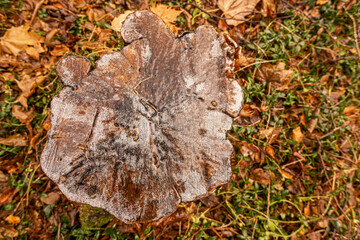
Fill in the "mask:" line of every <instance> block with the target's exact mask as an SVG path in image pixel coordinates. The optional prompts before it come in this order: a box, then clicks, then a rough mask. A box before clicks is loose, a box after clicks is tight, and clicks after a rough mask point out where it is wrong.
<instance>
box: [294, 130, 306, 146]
mask: <svg viewBox="0 0 360 240" xmlns="http://www.w3.org/2000/svg"><path fill="white" fill-rule="evenodd" d="M292 136H293V139H294V140H295V141H297V142H298V143H299V142H301V140H302V139H303V137H304V134H302V132H301V127H297V128H295V129H293V131H292Z"/></svg>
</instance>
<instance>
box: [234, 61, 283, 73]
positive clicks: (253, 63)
mask: <svg viewBox="0 0 360 240" xmlns="http://www.w3.org/2000/svg"><path fill="white" fill-rule="evenodd" d="M281 60H282V59H275V60H265V61H261V62H254V63H251V64H249V65H247V66H245V67H243V68H240V69H239V71H238V72H240V71H242V70H244V69H246V68H248V67H251V66H253V65H256V64H263V63H269V62H279V61H281Z"/></svg>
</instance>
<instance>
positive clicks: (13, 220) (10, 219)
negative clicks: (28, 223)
mask: <svg viewBox="0 0 360 240" xmlns="http://www.w3.org/2000/svg"><path fill="white" fill-rule="evenodd" d="M5 221H6V222H8V223H9V224H12V225H18V224H19V223H20V218H19V217H18V216H14V215H12V214H11V215H9V216H8V217H7V218H5Z"/></svg>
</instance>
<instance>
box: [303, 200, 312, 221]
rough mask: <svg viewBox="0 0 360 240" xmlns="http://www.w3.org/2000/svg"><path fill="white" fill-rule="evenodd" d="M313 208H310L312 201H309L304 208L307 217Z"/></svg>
mask: <svg viewBox="0 0 360 240" xmlns="http://www.w3.org/2000/svg"><path fill="white" fill-rule="evenodd" d="M310 214H311V210H310V202H308V203H307V205H306V207H305V208H304V215H305V216H306V217H308V216H310Z"/></svg>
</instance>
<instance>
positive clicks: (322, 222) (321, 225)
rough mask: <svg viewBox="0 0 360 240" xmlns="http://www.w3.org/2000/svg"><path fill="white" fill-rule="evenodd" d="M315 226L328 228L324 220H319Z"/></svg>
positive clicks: (326, 221)
mask: <svg viewBox="0 0 360 240" xmlns="http://www.w3.org/2000/svg"><path fill="white" fill-rule="evenodd" d="M317 225H318V226H319V227H321V228H327V227H328V226H329V220H327V219H326V218H320V219H319V220H318V221H317Z"/></svg>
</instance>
